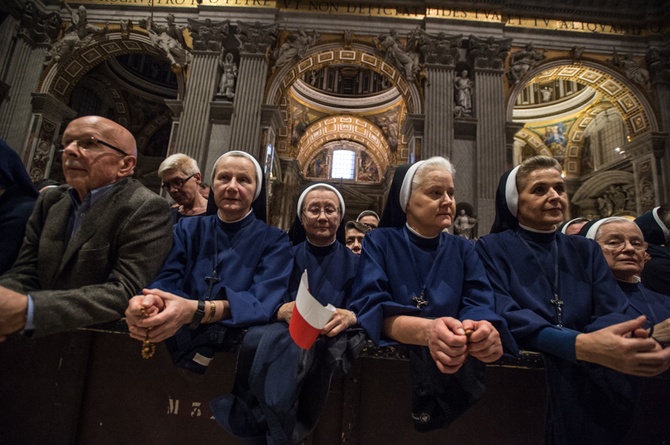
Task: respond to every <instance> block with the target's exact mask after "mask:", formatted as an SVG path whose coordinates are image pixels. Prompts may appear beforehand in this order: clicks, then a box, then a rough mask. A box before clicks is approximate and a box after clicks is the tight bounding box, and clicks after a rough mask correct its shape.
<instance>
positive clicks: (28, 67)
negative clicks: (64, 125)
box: [0, 37, 46, 152]
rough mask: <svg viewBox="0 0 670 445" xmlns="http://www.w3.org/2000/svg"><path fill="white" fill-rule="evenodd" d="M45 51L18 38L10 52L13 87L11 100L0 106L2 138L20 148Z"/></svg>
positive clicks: (9, 76)
mask: <svg viewBox="0 0 670 445" xmlns="http://www.w3.org/2000/svg"><path fill="white" fill-rule="evenodd" d="M45 54H46V48H45V47H43V46H38V47H35V46H34V45H32V44H31V43H29V42H27V41H26V40H24V39H23V38H22V37H19V38H18V39H17V41H16V45H15V47H14V51H13V53H12V55H11V61H10V63H9V70H8V72H7V76H6V77H5V82H6V83H7V84H8V85H9V87H10V90H9V94H8V100H6V101H5V102H4V103H3V104H2V105H1V106H0V138H3V139H4V140H5V141H7V143H8V144H9V145H10V146H11V147H14V149H16V150H17V151H21V152H22V151H23V150H24V143H25V140H26V134H27V133H28V128H29V127H28V125H29V124H30V115H31V113H32V109H31V105H30V101H29V100H28V98H29V97H30V94H31V93H32V92H34V91H35V90H36V89H37V86H38V83H39V78H40V74H41V73H42V66H43V65H44V56H45Z"/></svg>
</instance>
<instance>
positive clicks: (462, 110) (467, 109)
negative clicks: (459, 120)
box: [454, 70, 473, 117]
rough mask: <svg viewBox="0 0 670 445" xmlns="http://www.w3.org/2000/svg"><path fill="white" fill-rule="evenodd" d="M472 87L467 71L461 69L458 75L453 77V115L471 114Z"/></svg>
mask: <svg viewBox="0 0 670 445" xmlns="http://www.w3.org/2000/svg"><path fill="white" fill-rule="evenodd" d="M472 89H473V82H472V80H470V78H469V77H468V71H467V70H463V71H461V73H460V75H457V76H456V77H455V78H454V100H455V102H456V107H455V108H454V116H455V117H471V116H472Z"/></svg>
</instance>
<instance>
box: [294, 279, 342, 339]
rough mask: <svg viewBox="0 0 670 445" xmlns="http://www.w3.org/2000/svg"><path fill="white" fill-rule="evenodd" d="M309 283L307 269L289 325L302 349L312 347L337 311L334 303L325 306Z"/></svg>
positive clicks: (301, 280)
mask: <svg viewBox="0 0 670 445" xmlns="http://www.w3.org/2000/svg"><path fill="white" fill-rule="evenodd" d="M307 283H308V281H307V271H304V272H303V273H302V278H300V286H299V287H298V295H297V296H296V298H295V306H294V307H293V313H292V314H291V322H290V324H289V327H288V330H289V332H290V333H291V338H293V341H294V342H295V343H296V344H297V345H298V346H300V347H301V348H302V349H309V348H311V347H312V345H313V344H314V342H315V341H316V338H317V337H318V336H319V333H320V332H321V330H322V329H323V327H324V326H325V325H326V323H328V320H330V317H332V316H333V313H334V312H335V307H334V306H333V305H332V304H329V305H328V306H325V307H324V306H323V305H322V304H321V303H319V301H318V300H317V299H316V298H314V297H313V296H312V294H311V293H310V292H309V284H307Z"/></svg>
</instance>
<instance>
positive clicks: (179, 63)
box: [140, 13, 192, 68]
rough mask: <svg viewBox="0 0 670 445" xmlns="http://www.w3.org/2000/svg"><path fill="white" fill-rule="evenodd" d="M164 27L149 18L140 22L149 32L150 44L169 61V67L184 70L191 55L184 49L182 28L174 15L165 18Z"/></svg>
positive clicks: (189, 61)
mask: <svg viewBox="0 0 670 445" xmlns="http://www.w3.org/2000/svg"><path fill="white" fill-rule="evenodd" d="M166 21H167V24H166V25H159V24H158V23H156V21H155V20H154V19H153V17H149V18H148V19H147V20H142V21H141V22H140V26H141V27H142V28H145V29H146V30H147V31H149V39H151V44H152V45H153V46H154V47H155V48H156V49H158V50H159V51H160V52H161V53H162V54H163V55H164V56H165V57H167V58H168V60H169V61H170V65H172V66H173V67H178V68H185V67H186V66H187V65H188V64H189V63H191V59H192V56H191V53H190V52H189V51H188V50H187V49H186V42H185V41H184V35H183V34H182V32H183V30H184V27H182V26H178V25H177V23H176V21H175V16H174V14H172V13H170V14H168V15H167V16H166Z"/></svg>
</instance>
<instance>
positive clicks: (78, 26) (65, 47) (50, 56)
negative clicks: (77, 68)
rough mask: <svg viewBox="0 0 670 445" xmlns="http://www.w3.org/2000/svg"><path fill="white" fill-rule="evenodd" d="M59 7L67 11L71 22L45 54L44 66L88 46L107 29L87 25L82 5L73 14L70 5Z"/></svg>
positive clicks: (62, 4)
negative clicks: (63, 33)
mask: <svg viewBox="0 0 670 445" xmlns="http://www.w3.org/2000/svg"><path fill="white" fill-rule="evenodd" d="M61 6H62V7H63V8H65V9H66V10H67V12H68V13H69V14H70V18H71V20H72V22H71V24H70V27H69V28H67V29H66V30H65V35H64V36H63V38H62V39H60V40H59V41H58V42H56V44H54V45H53V46H52V47H51V49H50V50H49V51H48V52H47V54H46V56H45V59H44V64H45V65H48V64H49V63H51V62H58V61H60V60H61V59H62V58H64V57H66V56H68V55H69V54H71V53H72V52H73V51H74V50H76V49H79V48H84V47H86V46H88V45H89V44H90V43H91V42H92V41H93V38H94V37H95V36H99V35H104V34H105V33H106V32H107V31H108V30H109V27H108V26H107V25H105V26H104V27H102V28H101V27H99V26H95V25H91V24H90V23H88V12H87V11H86V7H85V6H84V5H80V6H79V8H77V11H76V12H75V11H74V10H73V9H72V8H71V7H70V5H68V4H67V3H66V2H62V3H61Z"/></svg>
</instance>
